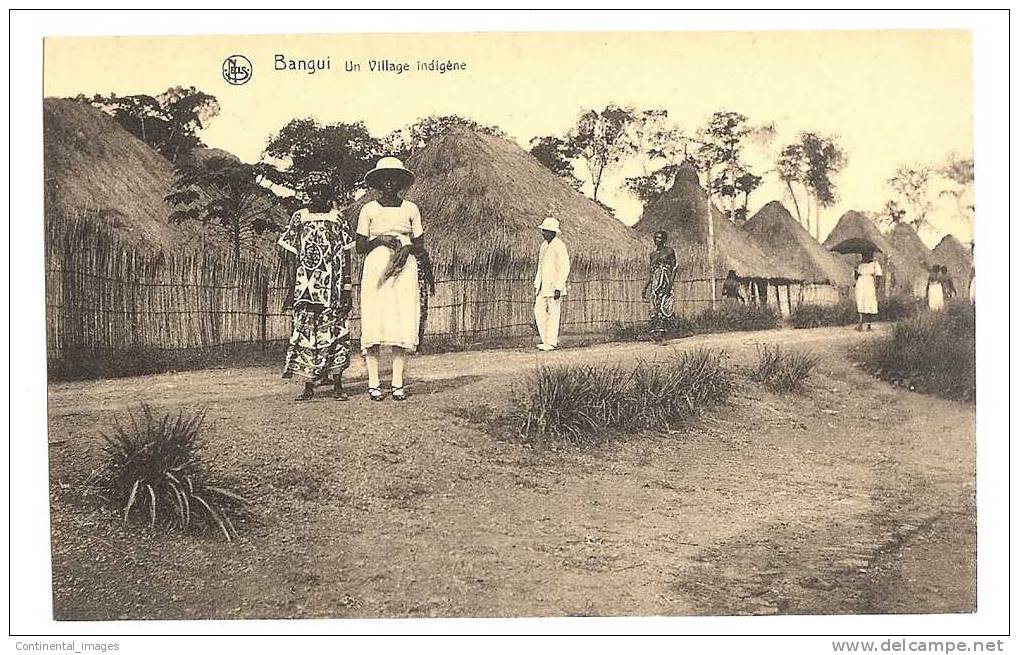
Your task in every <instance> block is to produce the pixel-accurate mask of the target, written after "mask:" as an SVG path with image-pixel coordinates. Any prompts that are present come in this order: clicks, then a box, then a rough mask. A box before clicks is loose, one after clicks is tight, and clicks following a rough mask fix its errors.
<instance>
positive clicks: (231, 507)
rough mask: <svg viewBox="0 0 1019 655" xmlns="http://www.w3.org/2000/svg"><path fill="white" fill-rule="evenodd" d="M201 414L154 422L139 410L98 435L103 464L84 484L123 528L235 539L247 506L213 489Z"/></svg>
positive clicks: (182, 413) (236, 496) (231, 493)
mask: <svg viewBox="0 0 1019 655" xmlns="http://www.w3.org/2000/svg"><path fill="white" fill-rule="evenodd" d="M204 419H205V412H204V411H201V412H197V413H185V411H184V410H181V411H179V412H178V413H177V415H176V416H173V415H172V414H169V413H166V414H163V415H162V416H158V417H157V416H156V414H154V413H153V411H152V409H151V408H150V407H149V406H148V405H146V404H144V403H143V404H142V405H141V407H140V409H139V410H138V411H136V412H129V413H128V418H127V423H126V424H124V423H122V422H121V421H119V420H115V421H114V427H113V433H112V434H107V435H104V437H105V439H106V445H105V446H104V448H103V451H104V454H105V455H106V460H105V462H104V465H103V467H102V469H100V471H99V472H98V473H97V474H96V475H95V476H94V477H93V479H92V480H90V482H89V484H90V485H91V486H92V487H93V488H94V489H95V490H96V491H97V494H98V496H99V497H100V498H101V499H103V500H104V501H105V502H106V503H107V504H108V505H109V506H110V508H111V509H113V510H114V511H116V512H118V513H119V514H120V515H121V516H122V517H123V520H124V522H125V523H127V522H128V521H131V520H141V521H143V522H145V523H147V524H148V525H149V527H151V528H155V527H157V526H159V527H162V528H166V529H167V530H180V531H182V532H189V531H201V532H205V531H208V530H213V531H215V532H218V533H220V534H222V535H223V536H224V537H225V538H226V540H227V541H232V540H233V539H234V538H236V536H237V528H236V526H235V524H234V522H235V521H236V520H237V519H239V518H241V517H243V516H244V515H245V513H246V509H247V506H248V503H247V501H246V500H245V499H244V498H243V497H241V496H240V495H239V494H237V493H236V492H234V491H232V490H230V489H229V488H227V487H225V486H222V485H219V484H216V482H215V481H214V480H213V479H212V478H211V476H210V475H209V474H208V471H207V468H206V466H205V464H204V462H203V461H202V460H201V457H200V452H201V450H202V442H201V439H200V433H201V429H202V423H203V421H204Z"/></svg>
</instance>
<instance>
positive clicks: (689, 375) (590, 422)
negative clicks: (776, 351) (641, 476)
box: [514, 349, 731, 444]
mask: <svg viewBox="0 0 1019 655" xmlns="http://www.w3.org/2000/svg"><path fill="white" fill-rule="evenodd" d="M723 358H724V353H723V352H722V351H719V350H709V349H700V350H697V351H694V352H687V353H682V354H678V355H675V356H673V357H670V358H668V359H666V360H663V361H650V362H649V361H642V360H641V361H638V362H637V363H636V365H635V366H633V367H632V368H624V367H621V366H618V365H577V364H566V365H561V366H554V367H542V368H539V369H538V370H537V372H536V373H535V374H534V376H533V378H532V379H531V380H530V382H529V387H530V388H529V389H528V391H527V393H525V394H523V395H522V396H521V400H520V401H519V403H518V404H517V406H516V408H515V411H514V420H515V422H516V423H517V425H518V429H519V433H520V434H521V436H523V437H524V438H527V439H533V440H551V441H566V442H570V443H575V444H584V443H592V442H597V441H600V440H601V439H603V438H604V437H605V436H606V434H607V433H609V432H613V431H614V432H617V433H627V432H635V431H637V430H641V429H648V428H652V429H661V428H665V427H668V426H669V425H671V424H674V423H677V422H679V421H682V420H684V419H687V418H690V417H692V416H694V415H696V414H697V413H698V412H699V411H701V410H702V409H704V408H705V407H708V406H710V405H713V404H718V403H722V402H724V401H725V400H726V399H727V398H728V395H729V392H730V388H731V380H730V375H729V372H728V371H727V370H726V369H725V368H724V367H723V365H722V360H723Z"/></svg>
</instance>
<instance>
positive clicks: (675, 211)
mask: <svg viewBox="0 0 1019 655" xmlns="http://www.w3.org/2000/svg"><path fill="white" fill-rule="evenodd" d="M711 210H712V212H713V217H714V233H715V272H714V277H715V278H716V279H718V278H724V277H725V276H726V275H727V274H728V272H729V271H730V270H732V271H735V272H736V274H737V275H739V276H740V277H741V278H757V279H777V280H798V279H800V277H801V274H800V273H799V272H798V271H796V270H795V268H794V267H791V266H789V265H787V264H785V263H783V262H780V261H776V260H774V259H772V258H771V257H769V256H768V255H767V254H765V253H764V251H762V250H761V248H760V247H759V246H758V245H757V244H756V243H754V241H753V240H752V239H751V238H750V237H749V236H748V235H747V234H745V233H744V232H743V231H742V230H740V229H739V228H738V227H736V226H735V225H733V224H732V222H730V221H729V220H728V219H726V218H725V217H724V216H723V215H722V213H721V212H719V211H718V210H717V209H716V208H714V207H712V208H711ZM635 227H636V229H637V231H638V232H641V233H643V234H645V235H649V234H654V233H655V232H656V231H658V230H665V231H666V232H668V233H669V245H671V246H672V247H673V248H675V249H676V255H677V257H678V260H679V270H680V276H681V277H693V278H700V277H704V276H706V275H707V274H708V271H709V264H708V245H707V244H708V200H707V196H706V193H705V191H704V189H702V188H701V186H700V179H699V178H698V176H697V171H696V170H694V169H693V167H691V166H682V167H681V168H680V169H679V171H678V172H677V174H676V179H675V181H674V182H673V184H672V186H671V187H670V188H669V189H668V190H667V191H666V192H665V193H663V194H662V195H661V196H660V197H659V198H658V199H656V200H655V201H654V202H652V203H651V204H650V205H648V206H647V207H646V208H645V210H644V213H643V215H642V216H641V218H640V220H639V221H638V222H637V224H636V226H635Z"/></svg>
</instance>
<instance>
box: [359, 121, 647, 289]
mask: <svg viewBox="0 0 1019 655" xmlns="http://www.w3.org/2000/svg"><path fill="white" fill-rule="evenodd" d="M407 166H408V168H410V169H411V170H413V171H414V173H415V175H416V176H417V177H416V180H415V182H414V184H413V185H412V186H411V187H410V188H409V189H408V190H407V192H406V194H405V196H404V197H405V198H406V199H407V200H410V201H412V202H414V203H415V204H417V205H418V207H419V208H420V209H421V217H422V221H423V222H424V228H425V240H426V243H427V246H428V250H429V252H430V253H431V256H432V259H433V261H435V262H447V263H448V262H454V261H459V262H469V261H475V260H478V259H483V260H485V261H486V262H488V263H489V266H490V267H491V270H493V271H494V270H500V269H502V268H504V267H513V266H515V265H517V264H525V263H526V264H527V265H533V263H534V260H535V258H536V257H537V253H538V247H539V246H540V245H541V235H540V233H539V232H538V229H537V226H538V224H539V223H541V222H542V220H543V219H544V218H545V217H546V216H548V215H549V214H550V213H551V214H552V215H554V216H555V217H556V218H558V219H559V221H560V224H561V227H562V235H561V236H562V239H563V241H565V242H566V246H567V248H568V249H569V252H570V258H571V259H572V260H573V261H574V262H575V263H577V264H578V265H582V263H583V262H587V263H589V264H611V263H628V262H638V261H639V262H643V261H644V259H645V258H646V257H647V252H648V250H649V248H648V246H647V244H645V243H643V242H642V241H641V240H640V239H638V237H637V236H636V235H635V234H633V232H632V231H631V230H630V229H629V228H628V227H626V226H625V225H623V224H622V223H621V222H620V221H619V220H617V219H616V218H614V217H613V216H612V215H610V214H609V213H608V212H606V211H605V210H604V209H602V208H601V207H599V206H598V205H597V204H595V203H594V202H592V201H591V200H589V199H588V198H586V197H584V195H583V194H581V193H580V192H578V191H577V190H576V189H574V188H572V187H571V186H570V185H569V184H567V183H566V182H565V181H564V180H563V179H562V178H560V177H558V176H557V175H555V174H554V173H552V172H551V171H549V170H548V169H547V168H545V167H544V166H542V165H541V163H539V162H538V160H536V159H535V158H534V157H532V156H531V155H530V154H529V153H528V152H526V151H525V150H524V149H523V148H521V147H520V146H518V145H517V144H515V143H513V142H512V141H508V140H506V139H501V138H499V137H496V136H492V135H488V134H482V133H479V132H474V131H472V130H469V129H467V128H465V127H454V128H451V129H449V130H447V131H446V132H444V133H442V134H441V135H439V136H438V137H435V138H434V139H433V140H432V141H431V142H430V143H429V144H428V145H427V146H426V147H425V148H424V149H422V150H421V151H420V152H418V153H416V154H415V155H414V156H412V157H411V158H410V160H409V161H408V162H407ZM375 197H376V194H375V193H374V192H371V193H368V194H366V195H365V196H364V197H363V198H361V199H360V200H359V201H358V202H356V203H354V204H353V205H351V206H350V207H348V208H347V210H346V211H345V215H346V217H347V218H348V220H350V221H351V223H352V224H354V223H356V221H357V215H358V212H359V211H360V209H361V207H362V206H363V205H364V204H365V203H366V202H368V201H369V200H371V199H374V198H375Z"/></svg>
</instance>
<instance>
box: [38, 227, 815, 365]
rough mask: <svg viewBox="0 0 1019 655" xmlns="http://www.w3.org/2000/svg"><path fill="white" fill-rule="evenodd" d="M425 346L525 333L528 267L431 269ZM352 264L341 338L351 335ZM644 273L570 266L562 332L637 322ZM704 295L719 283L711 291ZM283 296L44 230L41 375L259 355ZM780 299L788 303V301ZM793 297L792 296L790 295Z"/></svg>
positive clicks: (174, 259)
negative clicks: (137, 361) (346, 326)
mask: <svg viewBox="0 0 1019 655" xmlns="http://www.w3.org/2000/svg"><path fill="white" fill-rule="evenodd" d="M434 267H435V271H434V272H435V278H436V285H435V286H436V288H435V294H434V295H433V296H432V297H431V298H430V301H429V311H428V322H427V325H426V329H425V334H426V336H436V335H444V336H450V337H454V338H460V339H476V338H487V337H502V336H513V335H521V334H527V333H528V332H530V331H531V329H532V328H531V323H532V320H533V313H532V311H533V304H534V290H533V286H532V283H533V275H534V268H533V267H534V264H533V263H529V262H520V263H512V262H505V261H502V262H496V261H490V260H486V259H485V258H483V257H482V258H474V259H471V260H469V261H442V262H435V263H434ZM358 269H359V265H358V264H357V263H355V271H354V283H355V290H354V310H353V312H352V314H351V330H352V333H353V336H354V338H355V339H356V338H357V336H358V334H359V315H360V311H359V307H358V302H357V299H358V297H359V296H360V294H359V292H358V289H357V281H358V279H359V270H358ZM645 276H646V270H645V269H644V268H643V267H639V266H634V265H633V264H627V263H619V264H601V265H598V264H592V263H585V262H584V261H578V262H577V263H576V264H575V266H574V267H573V271H572V273H571V276H570V283H569V286H568V295H567V300H566V302H565V303H564V306H563V318H562V321H563V322H562V325H563V331H564V332H567V333H568V332H574V333H577V332H587V333H590V332H604V331H608V330H610V329H611V328H612V327H613V326H615V325H618V324H635V323H641V322H644V321H646V320H647V319H648V316H649V306H648V304H647V303H646V302H645V301H644V300H642V299H641V291H642V289H643V286H644V283H645V281H646V277H645ZM715 283H716V285H717V289H716V294H717V293H718V292H719V291H720V285H721V281H719V280H716V281H715ZM710 285H711V281H709V280H706V279H677V280H676V283H675V286H674V298H675V308H676V312H677V313H678V314H681V315H693V314H696V313H699V312H701V311H703V310H705V309H707V308H708V307H709V306H710V302H711V301H710V298H711V286H710ZM291 292H292V291H291V289H290V288H289V287H288V286H287V283H286V276H285V274H284V271H283V266H282V264H281V263H279V262H272V263H270V264H267V263H264V262H253V261H241V262H237V261H235V260H234V259H233V257H232V255H230V253H224V252H221V251H218V250H217V251H211V252H199V253H174V254H165V253H159V252H153V253H143V252H139V251H137V250H134V249H131V248H128V247H125V246H124V245H123V244H122V243H121V241H120V240H119V239H118V238H117V237H116V236H115V235H112V234H111V233H110V232H109V231H108V230H107V229H106V228H104V227H102V226H101V225H99V224H97V223H95V222H93V221H89V220H87V219H86V218H84V217H82V218H80V219H72V220H62V221H48V222H47V229H46V329H47V356H48V360H49V362H50V364H51V365H52V364H53V363H59V362H61V361H62V360H66V359H68V358H74V357H83V356H85V357H103V356H105V355H111V356H112V355H115V354H118V353H119V354H123V353H131V352H138V351H146V350H166V351H182V350H191V349H201V348H209V347H215V346H224V345H232V344H262V346H263V347H267V346H268V345H270V344H273V343H275V342H282V341H285V340H287V339H289V337H290V330H291V325H290V316H289V314H288V313H287V312H286V311H284V309H283V307H284V301H285V300H286V298H287V295H288V294H290V293H291ZM786 293H787V295H786V296H783V297H782V298H781V300H783V301H784V302H785V303H788V302H790V298H789V295H788V289H787V291H786ZM797 295H798V294H797Z"/></svg>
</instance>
